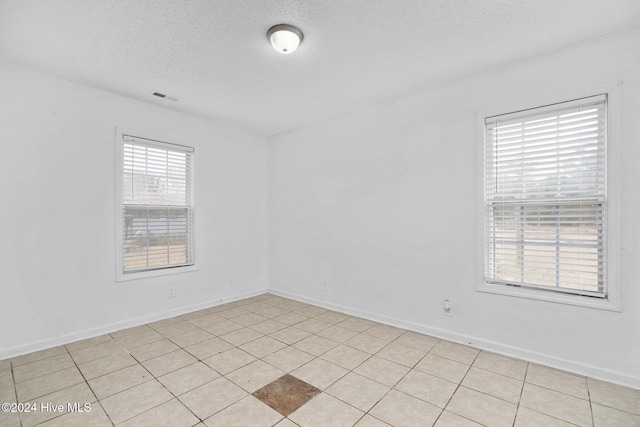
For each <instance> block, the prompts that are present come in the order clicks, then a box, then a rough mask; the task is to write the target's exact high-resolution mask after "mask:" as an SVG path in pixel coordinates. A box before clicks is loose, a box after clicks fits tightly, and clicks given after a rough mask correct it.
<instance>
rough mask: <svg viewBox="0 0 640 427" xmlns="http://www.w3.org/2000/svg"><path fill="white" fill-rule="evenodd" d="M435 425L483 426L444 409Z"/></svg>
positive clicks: (456, 426)
mask: <svg viewBox="0 0 640 427" xmlns="http://www.w3.org/2000/svg"><path fill="white" fill-rule="evenodd" d="M435 427H482V425H481V424H478V423H476V422H474V421H471V420H469V419H467V418H464V417H461V416H460V415H456V414H454V413H453V412H449V411H442V414H440V418H438V421H437V422H436V424H435ZM540 427H543V426H540Z"/></svg>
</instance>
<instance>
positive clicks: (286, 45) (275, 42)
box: [267, 24, 302, 54]
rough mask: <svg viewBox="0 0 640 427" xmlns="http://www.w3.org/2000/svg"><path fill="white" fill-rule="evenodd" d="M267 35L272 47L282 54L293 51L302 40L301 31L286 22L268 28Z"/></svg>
mask: <svg viewBox="0 0 640 427" xmlns="http://www.w3.org/2000/svg"><path fill="white" fill-rule="evenodd" d="M267 36H268V37H269V41H271V45H272V46H273V48H274V49H275V50H276V51H278V52H280V53H284V54H289V53H292V52H294V51H295V50H296V49H297V48H298V45H299V44H300V42H301V41H302V31H300V30H299V29H297V28H296V27H294V26H293V25H287V24H279V25H274V26H273V27H271V28H269V31H268V32H267Z"/></svg>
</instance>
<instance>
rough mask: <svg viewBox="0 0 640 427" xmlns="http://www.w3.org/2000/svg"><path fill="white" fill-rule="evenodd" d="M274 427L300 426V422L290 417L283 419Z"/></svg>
mask: <svg viewBox="0 0 640 427" xmlns="http://www.w3.org/2000/svg"><path fill="white" fill-rule="evenodd" d="M274 427H299V426H298V424H296V423H294V422H293V421H290V420H289V418H284V419H283V420H282V421H280V422H279V423H278V424H276V425H275V426H274Z"/></svg>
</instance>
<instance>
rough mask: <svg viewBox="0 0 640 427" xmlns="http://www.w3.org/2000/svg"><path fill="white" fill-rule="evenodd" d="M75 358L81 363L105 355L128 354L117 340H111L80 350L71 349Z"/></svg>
mask: <svg viewBox="0 0 640 427" xmlns="http://www.w3.org/2000/svg"><path fill="white" fill-rule="evenodd" d="M69 353H70V354H71V357H73V360H75V362H76V363H77V364H78V365H80V364H82V363H87V362H91V361H92V360H96V359H101V358H103V357H110V356H117V355H118V354H126V351H125V350H124V348H122V347H121V346H120V345H118V343H117V342H116V341H115V340H113V339H112V340H110V341H107V342H104V343H102V344H96V345H92V346H91V347H85V348H83V349H80V350H75V351H70V352H69Z"/></svg>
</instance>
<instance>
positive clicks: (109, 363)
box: [78, 354, 138, 380]
mask: <svg viewBox="0 0 640 427" xmlns="http://www.w3.org/2000/svg"><path fill="white" fill-rule="evenodd" d="M137 363H138V361H137V360H136V359H134V358H133V357H131V356H130V355H129V354H118V355H117V356H110V357H103V358H102V359H96V360H92V361H91V362H87V363H83V364H81V365H78V368H80V372H82V375H84V377H85V379H87V380H91V379H93V378H97V377H100V376H102V375H106V374H109V373H111V372H115V371H117V370H120V369H122V368H126V367H127V366H132V365H135V364H137Z"/></svg>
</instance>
